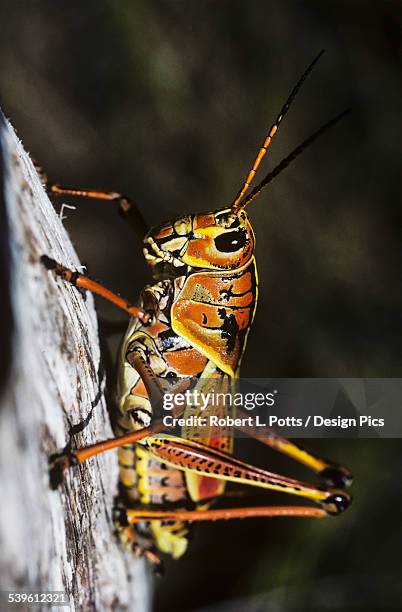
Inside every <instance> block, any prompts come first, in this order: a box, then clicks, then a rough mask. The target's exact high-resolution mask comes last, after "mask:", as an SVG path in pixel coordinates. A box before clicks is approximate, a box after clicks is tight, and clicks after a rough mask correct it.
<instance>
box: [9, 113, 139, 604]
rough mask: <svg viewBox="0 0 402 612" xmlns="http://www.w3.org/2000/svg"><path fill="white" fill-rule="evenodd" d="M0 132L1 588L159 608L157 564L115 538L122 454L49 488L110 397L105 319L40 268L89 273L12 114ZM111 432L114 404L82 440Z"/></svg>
mask: <svg viewBox="0 0 402 612" xmlns="http://www.w3.org/2000/svg"><path fill="white" fill-rule="evenodd" d="M0 129H1V145H2V152H3V170H4V173H5V174H4V190H5V193H4V198H3V202H4V203H5V207H6V213H7V217H8V226H9V238H10V239H9V247H10V251H11V287H10V290H11V291H10V294H11V303H12V312H13V317H14V323H15V329H14V332H13V337H12V346H13V354H12V362H11V370H10V374H9V376H8V380H7V383H6V386H5V390H3V394H2V397H1V398H0V482H1V505H0V538H1V540H0V557H1V560H0V576H1V588H2V589H19V588H23V589H40V590H63V591H64V590H65V591H67V593H68V594H69V596H70V600H71V608H72V610H97V611H99V610H111V609H116V610H124V609H129V610H138V611H143V610H147V609H149V593H150V587H149V579H148V576H147V571H146V568H145V565H144V563H143V561H136V560H135V559H134V558H133V556H132V555H131V554H129V553H126V552H125V551H123V550H122V548H121V546H120V544H119V543H118V542H117V540H116V538H115V536H114V533H113V523H112V518H111V510H112V504H113V496H114V495H115V492H116V484H117V463H116V456H115V454H114V453H113V452H111V453H106V454H104V455H102V456H100V457H98V458H95V459H92V460H90V461H88V462H87V464H85V466H83V467H80V468H76V469H75V470H74V471H73V472H72V473H69V474H68V475H67V476H66V478H65V482H64V484H63V485H62V486H61V487H60V488H59V489H58V490H57V491H52V490H51V489H50V487H49V475H48V456H49V454H51V453H53V452H55V451H56V450H59V449H61V448H63V447H64V445H65V444H66V442H67V440H68V429H69V426H70V425H71V424H76V423H79V422H80V421H81V420H82V419H83V418H85V417H86V416H87V415H88V412H89V411H90V408H91V402H92V401H93V399H94V398H95V397H96V395H97V393H98V389H99V381H98V368H99V359H100V351H99V343H98V332H97V321H96V315H95V310H94V304H93V299H92V297H91V296H90V295H88V296H87V298H86V300H84V299H83V297H82V296H81V295H80V294H79V293H78V291H77V290H76V289H74V288H73V287H71V286H67V285H66V284H63V282H62V281H61V280H56V279H55V278H54V277H53V275H52V274H51V273H49V272H48V271H46V270H45V268H44V267H43V265H42V264H41V263H40V256H41V255H42V254H47V255H50V256H51V257H53V258H54V259H57V260H59V261H61V262H62V263H64V264H66V265H68V266H72V267H73V268H78V267H79V265H80V263H79V260H78V258H77V255H76V253H75V252H74V249H73V247H72V244H71V242H70V239H69V237H68V235H67V233H66V231H65V230H64V228H63V225H62V223H61V221H60V219H59V218H58V216H57V214H56V213H55V211H54V209H53V206H52V204H51V203H50V201H49V199H48V197H47V195H46V193H45V191H44V189H43V187H42V185H41V182H40V179H39V177H38V174H37V172H36V170H35V168H34V166H33V164H32V162H31V160H30V158H29V156H28V155H27V153H26V152H25V151H24V149H23V147H22V145H21V143H20V142H19V141H18V139H17V137H16V135H15V133H14V130H13V129H12V127H11V126H10V124H9V123H8V122H6V121H5V120H4V118H3V119H2V122H1V126H0ZM3 213H4V211H3ZM3 297H4V296H3ZM6 332H7V330H6ZM111 435H112V431H111V428H110V423H109V418H108V414H107V411H106V406H105V401H104V399H103V397H102V398H101V400H100V402H99V403H98V404H97V406H96V407H95V409H94V413H93V418H92V419H91V421H90V424H89V425H88V427H87V428H86V429H85V430H84V431H83V432H82V433H80V434H78V435H77V436H76V442H77V445H82V444H89V443H93V442H94V441H96V440H99V439H103V438H106V437H110V436H111ZM36 609H37V608H36Z"/></svg>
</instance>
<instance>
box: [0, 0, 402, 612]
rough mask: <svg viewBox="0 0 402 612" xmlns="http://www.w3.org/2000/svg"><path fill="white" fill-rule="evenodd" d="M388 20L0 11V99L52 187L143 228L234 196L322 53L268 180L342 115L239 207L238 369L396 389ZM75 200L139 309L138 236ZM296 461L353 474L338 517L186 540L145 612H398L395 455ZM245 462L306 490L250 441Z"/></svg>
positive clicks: (284, 129) (107, 4)
mask: <svg viewBox="0 0 402 612" xmlns="http://www.w3.org/2000/svg"><path fill="white" fill-rule="evenodd" d="M400 17H401V4H400V2H392V1H386V0H382V1H372V0H364V1H363V0H361V1H360V0H349V1H345V0H326V1H325V2H320V1H318V0H315V1H307V0H304V1H296V0H294V1H290V0H284V1H280V0H277V1H273V2H269V1H267V2H262V1H256V0H254V1H252V2H246V1H245V0H244V1H237V2H236V1H234V0H232V1H228V0H219V1H218V0H215V1H209V0H203V1H201V0H198V1H193V0H186V1H185V0H181V1H164V2H156V1H153V2H150V1H146V0H142V1H141V0H135V1H131V2H130V1H128V0H119V1H113V0H109V1H107V0H97V1H94V0H88V1H87V2H85V3H79V2H54V0H52V1H48V2H44V1H35V0H31V1H30V2H19V1H15V0H14V1H11V0H2V1H1V3H0V23H1V24H2V26H1V36H0V100H1V104H2V106H3V108H4V110H5V112H6V114H7V115H8V116H9V117H10V118H11V121H12V122H13V124H14V126H15V127H16V128H17V130H18V132H19V135H20V137H21V138H22V140H23V142H24V144H25V147H26V148H27V149H28V150H29V151H30V152H31V154H32V155H33V156H34V157H35V158H36V159H37V160H38V161H39V162H40V163H41V164H42V165H43V166H44V167H45V169H46V171H47V173H48V174H49V176H50V177H51V178H52V180H55V181H59V182H61V183H65V184H67V185H70V184H71V185H78V186H94V187H97V188H104V189H112V190H118V191H122V192H123V193H126V194H128V195H129V196H130V197H132V198H133V199H134V200H135V201H136V202H137V203H138V206H139V207H140V208H141V210H142V211H143V213H144V216H145V218H146V220H147V222H148V223H149V224H150V225H153V224H157V223H160V222H162V221H165V220H167V219H168V218H171V217H173V216H176V215H180V214H183V213H187V212H195V211H207V210H213V209H216V208H218V207H220V206H222V205H224V204H227V203H228V202H230V201H231V199H232V198H233V196H234V194H235V193H236V192H237V190H238V188H239V186H240V184H241V182H242V180H243V178H244V176H245V174H246V172H247V170H248V167H249V165H250V163H251V161H252V159H253V156H254V155H255V153H256V150H257V147H258V146H259V145H260V144H261V142H262V140H263V138H264V131H265V130H266V129H267V127H268V126H269V124H270V122H271V121H272V119H273V118H274V117H275V115H276V113H277V112H278V110H279V109H280V107H281V105H282V103H283V101H284V100H285V98H286V96H287V95H288V93H289V92H290V90H291V88H292V87H293V85H294V83H295V82H296V80H297V78H298V77H299V75H300V73H301V72H302V71H303V70H304V69H305V67H306V66H307V64H308V63H309V62H310V61H311V59H312V58H313V57H314V56H315V55H316V54H317V52H318V51H319V50H320V49H321V48H325V49H326V53H325V55H324V57H323V58H322V60H321V61H320V62H319V65H318V66H317V67H316V68H315V70H314V72H313V74H312V75H311V76H310V77H309V79H308V81H307V82H306V84H305V86H304V87H303V89H302V91H301V92H300V94H299V96H298V98H297V100H296V102H295V103H294V105H293V107H292V109H291V111H290V112H289V114H288V116H287V117H286V120H285V121H284V123H283V124H282V126H281V128H280V131H279V133H278V136H277V137H276V139H275V140H274V143H273V145H272V147H271V149H270V152H269V155H268V156H267V159H266V160H265V161H264V164H263V169H262V170H261V177H262V176H263V175H264V172H266V171H267V169H269V168H272V167H273V166H274V165H275V164H276V163H278V162H279V161H280V160H281V159H282V157H284V156H285V155H286V154H287V153H288V152H289V151H290V150H291V149H292V148H294V147H295V146H296V145H298V144H299V143H300V142H301V141H302V140H303V139H304V138H305V137H306V136H308V135H309V134H310V133H311V132H313V131H314V130H315V129H316V128H317V127H319V126H320V125H321V124H323V123H325V121H327V119H329V118H330V117H332V116H333V115H335V114H337V113H338V112H340V111H341V110H343V109H344V108H347V107H352V109H353V112H352V113H351V114H350V115H349V116H348V117H347V118H345V119H344V120H343V121H342V122H341V123H340V124H339V125H337V127H336V128H334V129H333V130H331V132H329V133H327V134H326V135H325V136H324V137H323V138H322V139H321V140H320V141H319V142H317V143H316V144H314V145H313V146H312V147H311V148H310V149H309V150H308V151H306V152H305V154H304V155H303V156H302V157H301V158H299V159H298V160H297V162H295V163H294V165H292V166H291V167H290V168H288V170H287V171H286V172H284V173H283V174H282V175H281V177H280V178H278V179H277V180H275V181H274V183H273V184H272V185H271V186H270V187H269V189H268V190H267V191H266V193H265V194H264V195H263V196H261V197H260V198H259V199H258V200H256V201H255V202H254V203H253V204H252V206H251V207H250V215H251V218H252V221H253V224H254V227H255V231H256V235H257V252H256V256H257V262H258V266H259V276H260V300H259V305H258V309H257V315H256V319H255V322H254V326H253V329H252V332H251V334H250V337H249V344H248V350H247V352H246V356H245V358H244V362H243V371H242V373H243V375H247V376H253V377H258V376H261V377H279V376H286V377H289V376H295V377H301V376H305V377H327V376H328V377H352V376H357V377H371V376H373V377H374V376H375V377H382V376H387V377H391V376H400V373H401V358H400V354H401V349H400V337H401V335H400V331H401V330H400V320H401V315H400V313H401V306H402V304H401V301H402V300H401V291H400V276H401V265H400V258H399V254H400V244H401V235H400V234H401V221H402V219H401V217H402V215H401V205H400V193H399V187H398V170H399V164H398V162H399V157H400V156H399V153H400V146H399V145H400V139H401V134H400V129H399V127H400V118H399V116H398V114H397V109H398V110H399V105H400V99H401V91H400V87H399V82H400V68H401V61H400V60H401V55H400V48H399V41H400V39H401V31H400V30H401V27H400V26H401V19H400ZM68 203H69V204H76V206H77V210H76V211H66V214H67V216H68V219H67V220H66V221H65V225H66V227H67V228H68V230H69V231H70V233H71V236H72V239H73V242H74V243H75V245H76V248H77V251H78V253H79V255H80V257H81V260H82V261H84V262H85V263H86V264H88V267H89V271H90V273H91V275H92V276H95V277H96V278H98V279H99V280H102V281H103V282H104V283H105V284H107V285H109V286H111V287H112V288H114V289H116V290H118V291H119V292H121V293H122V294H123V295H126V296H127V297H129V298H132V299H134V298H135V297H136V296H137V294H138V293H139V291H140V289H141V287H142V286H143V285H144V284H145V283H146V282H148V281H149V271H148V270H147V267H146V265H145V262H144V260H143V257H142V253H141V248H140V245H139V242H138V240H137V239H136V238H135V237H133V236H132V234H131V233H130V230H129V228H127V227H126V226H125V225H124V223H123V222H122V221H121V220H120V219H119V218H118V216H117V215H116V214H115V211H114V209H113V206H111V205H108V204H105V203H97V202H83V201H76V202H73V201H69V202H68ZM60 204H61V202H56V203H55V205H56V207H57V209H59V208H60ZM99 312H100V315H101V317H102V318H106V319H108V320H114V321H119V320H121V317H120V315H119V313H116V312H115V311H114V310H112V309H110V308H109V307H108V306H107V305H106V306H105V305H102V304H100V303H99ZM123 318H124V317H123ZM117 340H118V338H117V337H116V338H115V339H114V341H113V342H111V348H112V350H115V348H116V344H117ZM310 446H311V447H314V449H315V450H316V451H317V452H320V453H322V454H324V455H328V456H330V457H331V458H333V459H335V460H337V461H339V462H343V463H346V464H347V465H349V466H350V467H351V468H352V469H353V472H354V473H355V476H356V484H355V486H354V489H353V492H354V495H355V502H354V504H353V506H352V507H351V509H350V510H349V511H348V512H347V513H346V514H345V515H344V516H342V517H340V518H339V519H333V520H328V521H322V522H317V523H315V522H314V521H301V520H299V521H298V520H286V519H278V520H272V521H261V520H260V521H249V522H238V523H235V522H233V523H226V524H222V523H221V524H214V525H210V526H202V527H200V528H198V529H197V531H196V533H195V536H194V540H193V542H192V548H191V550H190V551H189V553H188V554H187V555H186V556H185V557H184V558H183V559H182V560H180V561H179V562H176V563H168V568H167V570H168V571H167V577H166V578H165V579H163V580H161V581H159V582H158V585H157V594H156V601H155V610H158V611H165V610H201V609H203V610H205V609H206V606H210V607H208V610H211V611H212V610H246V609H247V610H273V611H275V612H277V611H278V612H288V611H293V610H302V611H303V610H331V611H332V610H342V611H346V610H369V611H370V610H382V609H391V610H395V609H398V608H399V607H400V603H399V602H400V592H398V589H399V591H400V570H401V567H400V551H399V546H400V542H401V536H402V531H401V526H400V515H401V492H400V472H401V469H402V453H401V444H400V441H392V440H366V441H363V440H336V441H330V440H321V441H320V440H314V441H312V442H311V444H310ZM239 451H240V453H241V454H242V455H243V456H244V457H247V458H248V459H249V460H252V461H254V462H256V463H259V464H260V465H265V466H267V467H270V468H271V469H274V470H279V469H281V470H282V469H283V470H284V471H286V472H287V473H288V474H292V475H294V476H302V477H303V478H306V477H308V475H306V474H305V472H304V471H303V470H301V469H299V468H298V467H297V466H294V465H293V464H291V463H290V462H285V461H281V460H280V459H279V458H277V457H276V456H274V454H273V453H268V451H266V450H265V449H262V450H261V449H260V448H259V447H258V445H257V444H256V443H255V444H253V443H246V442H245V441H241V444H240V449H239ZM264 499H265V500H266V499H267V497H265V498H264ZM269 499H271V500H272V501H273V503H275V502H276V501H277V500H278V501H281V500H280V499H279V496H277V495H274V494H272V495H270V496H269ZM260 501H261V500H260Z"/></svg>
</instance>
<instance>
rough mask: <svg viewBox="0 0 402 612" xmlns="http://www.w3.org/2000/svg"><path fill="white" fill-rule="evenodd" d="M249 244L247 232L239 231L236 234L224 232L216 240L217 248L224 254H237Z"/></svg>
mask: <svg viewBox="0 0 402 612" xmlns="http://www.w3.org/2000/svg"><path fill="white" fill-rule="evenodd" d="M246 244H247V232H246V231H245V230H243V229H242V230H237V231H234V232H223V233H222V234H220V235H219V236H217V237H216V238H215V246H216V248H217V249H218V251H221V252H222V253H235V252H236V251H239V250H240V249H243V248H244V247H245V246H246Z"/></svg>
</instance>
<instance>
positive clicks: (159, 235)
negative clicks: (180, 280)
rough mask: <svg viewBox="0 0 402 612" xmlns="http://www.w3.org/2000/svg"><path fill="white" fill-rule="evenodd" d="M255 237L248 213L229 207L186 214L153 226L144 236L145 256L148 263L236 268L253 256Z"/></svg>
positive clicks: (211, 268)
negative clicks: (234, 212)
mask: <svg viewBox="0 0 402 612" xmlns="http://www.w3.org/2000/svg"><path fill="white" fill-rule="evenodd" d="M254 245H255V238H254V232H253V229H252V227H251V224H250V222H249V220H248V217H247V213H246V212H245V211H244V210H240V211H239V213H238V214H235V215H233V213H232V212H231V209H230V208H225V209H221V210H218V211H215V212H210V213H200V214H195V215H185V216H184V217H179V218H178V219H175V220H174V221H169V222H168V223H165V224H163V225H160V226H158V227H156V228H153V229H152V230H151V231H150V232H149V233H148V234H147V235H146V236H145V239H144V256H145V259H146V260H147V262H148V263H149V264H150V265H151V266H155V265H157V264H160V263H163V262H164V263H168V264H170V265H172V266H174V267H175V268H178V270H179V269H180V267H182V266H191V267H192V268H201V269H210V270H231V269H233V270H235V269H237V268H240V267H241V266H243V265H244V264H245V263H247V261H248V260H249V259H250V258H251V257H252V255H253V252H254Z"/></svg>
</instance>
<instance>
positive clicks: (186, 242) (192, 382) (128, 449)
mask: <svg viewBox="0 0 402 612" xmlns="http://www.w3.org/2000/svg"><path fill="white" fill-rule="evenodd" d="M321 53H322V52H321ZM321 53H320V54H319V55H318V56H317V57H316V58H315V59H314V61H313V62H312V63H311V64H310V66H309V67H308V68H307V70H306V71H305V72H304V74H303V75H302V77H301V78H300V79H299V81H298V83H297V84H296V86H295V87H294V89H293V91H292V92H291V94H290V96H289V98H288V99H287V101H286V103H285V104H284V106H283V107H282V109H281V111H280V113H279V115H278V116H277V118H276V119H275V121H274V123H273V125H272V126H271V128H270V130H269V132H268V135H267V137H266V139H265V141H264V143H263V145H262V147H261V148H260V149H259V151H258V154H257V157H256V159H255V161H254V163H253V165H252V168H251V170H250V172H249V173H248V175H247V177H246V179H245V181H244V183H243V185H242V187H241V189H240V190H239V192H238V193H237V195H236V197H235V198H234V200H233V201H232V203H231V204H230V205H229V206H225V207H223V208H221V209H218V210H216V211H214V212H207V213H201V214H188V215H185V216H183V217H180V218H178V219H175V220H173V221H169V222H168V223H165V224H163V225H161V226H159V227H157V228H153V229H151V230H150V231H148V232H145V231H144V227H145V223H144V221H143V219H142V216H141V215H140V213H139V211H138V209H137V208H136V207H135V206H134V205H133V204H132V203H131V202H130V201H129V200H128V199H127V198H125V197H123V196H122V195H120V194H118V193H114V192H111V193H107V192H99V191H92V190H87V189H75V188H68V187H61V186H58V185H53V186H49V189H50V190H51V192H52V193H54V194H57V195H72V196H82V197H86V198H93V199H103V200H109V201H112V202H115V203H117V204H118V205H119V207H120V211H121V212H122V213H123V215H124V216H125V217H126V218H127V220H128V221H129V222H130V223H131V224H132V225H133V227H134V228H135V229H136V231H137V232H139V233H140V234H142V232H143V231H144V233H145V238H144V256H145V259H146V261H147V263H148V264H149V265H150V266H151V267H152V272H153V277H154V282H153V284H151V285H149V286H147V287H145V289H144V290H143V291H142V293H141V300H140V306H134V305H132V304H130V303H129V302H128V301H126V300H124V299H123V298H121V297H119V296H118V295H116V294H114V293H113V292H111V291H109V290H108V289H106V288H105V287H103V286H102V285H100V284H99V283H96V282H95V281H93V280H91V279H90V278H89V277H87V276H85V275H83V274H80V273H78V272H74V271H72V270H69V269H68V268H66V267H65V266H63V265H62V264H60V263H57V262H55V261H54V260H52V259H50V258H49V257H47V256H44V257H43V262H44V264H45V265H46V266H47V267H48V268H49V269H51V270H53V271H54V272H55V273H56V275H58V276H60V277H61V278H63V279H64V280H66V281H68V282H70V283H72V284H73V285H75V286H76V287H80V288H84V289H88V290H90V291H92V292H94V293H97V294H98V295H100V296H102V297H103V298H105V299H107V300H109V301H111V302H113V303H114V304H115V305H116V306H118V307H120V308H122V309H123V310H125V311H126V312H128V313H129V314H130V315H131V317H132V318H131V321H130V324H129V327H128V330H127V332H126V334H125V336H124V339H123V342H122V346H121V351H120V357H119V362H118V385H117V406H118V417H117V426H116V438H114V439H111V440H106V441H104V442H100V443H98V444H94V445H92V446H89V447H85V448H81V449H76V450H74V451H69V452H65V453H60V454H59V455H57V456H55V457H53V458H52V475H53V479H54V480H58V479H60V477H61V475H62V472H63V470H64V469H65V468H67V467H69V466H73V465H75V464H77V463H82V462H83V461H85V460H86V459H88V458H89V457H92V456H94V455H96V454H98V453H101V452H103V451H106V450H108V449H111V448H118V449H119V466H120V504H119V511H118V512H116V523H117V526H118V531H119V532H120V536H121V539H122V540H123V542H124V543H125V544H126V545H127V546H129V547H130V548H132V549H133V550H134V551H135V552H136V553H137V554H144V555H145V556H146V557H147V558H148V559H149V560H150V561H151V562H153V563H155V564H159V562H160V561H159V555H158V551H160V552H163V553H167V554H170V555H172V556H173V557H174V558H178V557H180V556H181V555H182V554H183V553H184V552H185V550H186V548H187V544H188V529H189V528H188V524H189V523H190V522H193V521H201V520H217V519H230V518H244V517H252V516H253V517H256V516H265V517H268V516H303V517H324V516H328V515H331V514H333V515H335V514H339V513H340V512H341V511H343V510H344V509H345V508H346V507H347V506H348V504H349V502H350V496H349V495H348V494H347V493H345V492H344V490H343V489H344V488H345V487H347V486H348V485H349V484H350V483H351V475H350V473H349V472H348V470H347V469H346V468H343V467H341V466H339V465H336V464H333V463H331V462H329V461H327V460H324V459H322V458H319V457H316V456H314V455H312V454H311V453H309V452H308V451H306V450H304V449H302V448H301V447H299V446H297V445H296V444H294V443H293V442H291V441H289V440H286V439H284V438H281V437H280V436H278V435H277V434H275V433H274V432H272V431H270V432H266V433H265V435H264V436H261V434H258V433H256V434H255V435H256V437H257V438H258V439H259V440H260V441H261V442H263V443H264V444H266V445H268V446H270V447H272V448H274V449H276V450H279V451H280V452H282V453H285V454H286V455H288V456H290V457H292V458H294V459H295V460H297V461H299V462H301V463H303V464H304V465H306V466H307V467H309V468H311V469H312V470H313V471H314V472H316V473H317V474H318V475H319V476H320V477H321V482H322V484H321V485H318V486H314V485H311V484H308V483H305V482H301V481H297V480H293V479H291V478H287V477H284V476H280V475H278V474H274V473H271V472H269V471H267V470H264V469H261V468H257V467H254V466H252V465H249V464H247V463H244V462H242V461H239V460H238V459H236V458H235V457H233V455H232V452H233V434H232V432H231V431H229V430H228V429H227V428H221V429H220V430H219V429H217V428H215V429H214V428H209V429H208V431H207V432H206V433H204V434H203V437H202V442H200V440H201V437H200V432H199V431H197V428H196V427H191V426H190V427H185V428H183V429H182V432H181V435H179V436H174V435H172V434H169V433H167V432H166V429H167V428H166V427H165V426H164V424H163V421H162V418H161V411H160V403H161V399H162V396H163V393H164V390H166V389H168V390H169V391H170V393H172V392H173V396H174V397H178V395H177V394H178V393H179V391H183V390H186V389H190V388H192V389H197V390H201V391H204V392H205V391H206V390H208V389H209V388H212V387H214V388H215V389H216V388H219V389H225V390H230V389H231V388H233V385H234V384H235V380H236V378H237V377H238V374H239V365H240V361H241V357H242V354H243V351H244V349H245V345H246V341H247V335H248V332H249V330H250V326H251V323H252V320H253V317H254V312H255V308H256V302H257V271H256V263H255V259H254V245H255V238H254V232H253V229H252V226H251V223H250V221H249V219H248V216H247V213H246V211H245V208H246V206H247V205H248V204H250V202H251V201H252V200H254V198H256V197H257V195H259V194H260V192H261V191H262V190H263V189H264V188H265V187H266V185H267V184H268V183H269V182H270V181H271V180H272V179H273V178H275V177H276V176H277V175H278V174H279V173H280V172H281V171H282V169H284V168H285V167H286V166H287V165H288V164H289V163H290V162H291V161H292V160H293V159H294V158H295V157H297V156H298V155H299V154H300V153H301V152H302V151H303V150H304V149H305V148H306V147H307V146H308V145H309V144H311V143H312V142H313V141H315V140H316V139H317V138H318V137H319V136H320V135H321V134H322V133H323V132H325V131H326V130H327V129H329V128H330V127H331V126H332V125H334V124H335V123H336V122H338V121H339V120H340V118H341V117H342V116H343V115H344V114H345V113H341V114H340V115H338V116H337V117H335V118H334V119H332V120H331V121H329V122H328V123H326V124H325V125H324V126H323V127H321V128H320V129H319V130H318V131H316V132H315V133H314V134H313V135H312V136H310V137H309V138H308V139H307V140H306V141H305V142H304V143H302V144H301V145H300V146H299V147H297V148H296V149H295V150H294V151H293V152H292V153H291V154H290V155H289V156H288V157H286V158H285V159H284V160H283V161H282V162H281V163H280V164H279V165H278V166H277V167H276V168H274V170H272V171H271V172H269V173H268V174H267V175H266V177H265V178H264V179H263V180H262V182H261V183H260V184H259V185H257V186H256V187H255V188H254V189H253V190H252V191H251V192H250V193H249V194H248V195H246V193H247V191H248V189H249V187H250V184H251V182H252V180H253V178H254V175H255V173H256V171H257V169H258V167H259V165H260V163H261V160H262V158H263V157H264V155H265V154H266V152H267V149H268V147H269V145H270V143H271V141H272V139H273V137H274V135H275V133H276V132H277V129H278V127H279V125H280V123H281V121H282V119H283V117H284V116H285V114H286V113H287V111H288V109H289V106H290V104H291V102H292V101H293V99H294V97H295V96H296V94H297V92H298V90H299V88H300V86H301V84H302V83H303V81H304V80H305V78H306V77H307V75H308V74H309V72H310V71H311V70H312V68H313V66H314V65H315V63H316V62H317V60H318V59H319V57H320V56H321ZM142 235H144V234H142ZM208 410H209V412H210V413H212V412H215V413H216V411H218V413H219V411H220V410H222V408H221V407H217V406H214V405H211V406H209V407H208V408H207V411H208ZM183 413H184V416H186V415H190V414H195V413H196V411H194V406H191V405H187V406H179V405H175V406H174V409H173V415H174V416H179V415H182V414H183ZM220 414H223V413H222V412H220ZM248 433H250V432H248ZM228 481H230V482H234V483H241V484H245V485H252V486H256V487H261V488H265V489H272V490H274V491H281V492H286V493H290V494H294V495H296V496H300V497H304V498H306V499H308V500H310V501H313V502H316V505H315V506H313V505H310V506H297V505H291V506H277V507H275V506H262V507H242V508H239V507H236V508H211V506H212V504H213V503H214V502H215V501H216V500H217V499H218V498H222V496H223V495H224V491H225V485H226V483H227V482H228Z"/></svg>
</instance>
